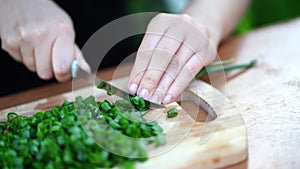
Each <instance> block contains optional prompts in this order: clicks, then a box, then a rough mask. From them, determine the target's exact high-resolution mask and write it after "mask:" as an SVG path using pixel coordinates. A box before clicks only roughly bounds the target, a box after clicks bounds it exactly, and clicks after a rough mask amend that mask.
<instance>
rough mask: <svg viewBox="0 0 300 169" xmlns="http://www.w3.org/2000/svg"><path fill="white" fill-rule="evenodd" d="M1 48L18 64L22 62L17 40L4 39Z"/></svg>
mask: <svg viewBox="0 0 300 169" xmlns="http://www.w3.org/2000/svg"><path fill="white" fill-rule="evenodd" d="M10 37H11V36H10ZM1 48H2V49H3V50H5V51H6V52H8V54H9V55H10V56H11V57H12V58H13V59H14V60H16V61H17V62H22V55H21V51H20V48H19V43H18V40H17V39H16V38H10V39H8V38H3V39H2V45H1Z"/></svg>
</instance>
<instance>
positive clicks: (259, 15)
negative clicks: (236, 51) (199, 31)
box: [126, 0, 300, 34]
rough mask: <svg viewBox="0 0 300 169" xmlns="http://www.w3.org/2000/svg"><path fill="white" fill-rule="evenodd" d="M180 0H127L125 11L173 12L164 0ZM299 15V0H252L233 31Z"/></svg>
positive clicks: (238, 32) (240, 32)
mask: <svg viewBox="0 0 300 169" xmlns="http://www.w3.org/2000/svg"><path fill="white" fill-rule="evenodd" d="M167 1H169V2H171V3H178V1H182V0H127V9H126V10H127V12H129V13H134V12H143V11H161V12H171V13H172V12H174V11H172V9H171V8H170V6H168V5H166V3H164V2H167ZM296 17H300V0H252V1H251V3H250V5H249V8H248V10H247V12H246V13H245V15H244V17H243V18H242V20H241V22H240V23H239V25H238V26H237V27H236V29H235V31H234V33H235V34H242V33H246V32H248V31H250V30H252V29H255V28H257V27H261V26H266V25H270V24H274V23H277V22H284V21H286V20H289V19H292V18H296Z"/></svg>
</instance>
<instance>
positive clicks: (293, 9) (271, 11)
mask: <svg viewBox="0 0 300 169" xmlns="http://www.w3.org/2000/svg"><path fill="white" fill-rule="evenodd" d="M296 17H300V0H252V1H251V4H250V6H249V8H248V11H247V12H246V14H245V15H244V17H243V19H242V20H241V22H240V24H239V25H238V26H237V28H236V31H235V33H246V32H248V31H250V30H252V29H255V28H257V27H261V26H267V25H270V24H274V23H277V22H284V21H287V20H289V19H292V18H296Z"/></svg>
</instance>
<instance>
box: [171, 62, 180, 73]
mask: <svg viewBox="0 0 300 169" xmlns="http://www.w3.org/2000/svg"><path fill="white" fill-rule="evenodd" d="M180 67H181V64H180V61H179V60H178V59H173V60H172V61H171V63H170V64H169V70H168V73H171V72H178V71H179V68H180Z"/></svg>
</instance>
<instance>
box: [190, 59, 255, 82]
mask: <svg viewBox="0 0 300 169" xmlns="http://www.w3.org/2000/svg"><path fill="white" fill-rule="evenodd" d="M228 63H231V60H225V61H223V62H217V63H216V62H213V63H211V64H210V65H208V66H206V67H204V68H202V69H201V70H200V71H199V72H198V73H197V75H196V76H195V78H196V79H198V78H200V77H202V76H204V75H208V74H212V73H217V72H222V71H229V70H234V69H246V68H249V67H252V66H254V65H256V64H257V60H252V61H250V62H249V63H246V64H239V65H226V66H221V65H223V64H228ZM218 66H220V67H218Z"/></svg>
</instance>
